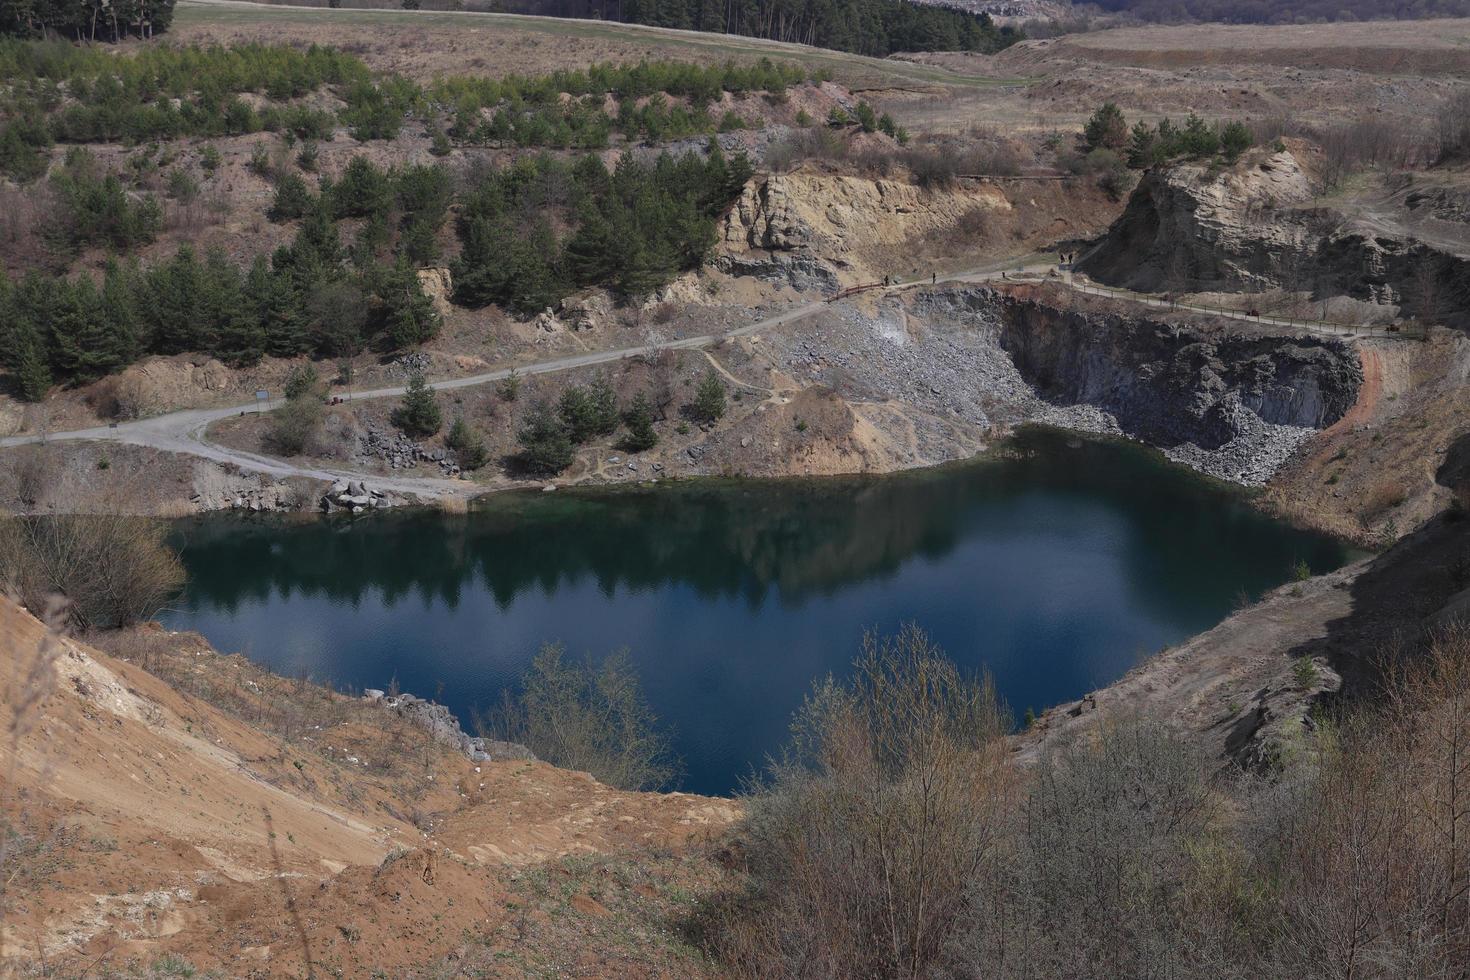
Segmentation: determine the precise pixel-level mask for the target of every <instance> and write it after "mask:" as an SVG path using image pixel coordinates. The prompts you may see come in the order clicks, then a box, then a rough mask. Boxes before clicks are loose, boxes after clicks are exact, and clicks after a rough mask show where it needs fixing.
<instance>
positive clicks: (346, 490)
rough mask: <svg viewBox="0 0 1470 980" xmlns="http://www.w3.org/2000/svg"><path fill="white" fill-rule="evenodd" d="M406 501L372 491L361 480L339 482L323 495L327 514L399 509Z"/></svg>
mask: <svg viewBox="0 0 1470 980" xmlns="http://www.w3.org/2000/svg"><path fill="white" fill-rule="evenodd" d="M404 503H406V501H405V500H404V499H403V498H402V497H400V496H398V495H397V494H395V493H391V492H389V491H386V490H370V489H369V488H368V487H366V486H364V485H363V483H362V481H361V480H338V481H337V482H336V483H334V484H332V485H331V487H330V488H328V490H327V492H326V493H324V494H322V510H324V511H326V512H327V513H331V512H332V511H340V510H345V511H349V512H351V513H353V514H361V513H362V512H363V511H365V510H372V509H381V508H384V507H399V506H402V505H403V504H404Z"/></svg>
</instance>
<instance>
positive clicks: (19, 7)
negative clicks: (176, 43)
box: [0, 0, 174, 41]
mask: <svg viewBox="0 0 1470 980" xmlns="http://www.w3.org/2000/svg"><path fill="white" fill-rule="evenodd" d="M173 18H174V0H0V34H11V35H17V36H20V37H41V36H42V35H44V34H47V33H50V34H59V35H61V36H62V37H66V38H70V39H72V40H76V41H120V40H122V39H123V38H125V37H140V38H148V37H154V36H155V35H158V34H162V33H163V32H164V31H166V30H168V28H169V25H170V24H171V23H172V22H173Z"/></svg>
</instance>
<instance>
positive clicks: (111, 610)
mask: <svg viewBox="0 0 1470 980" xmlns="http://www.w3.org/2000/svg"><path fill="white" fill-rule="evenodd" d="M167 534H168V526H167V525H166V524H165V523H164V522H162V521H158V520H152V519H148V518H140V517H124V516H120V515H112V514H109V515H95V516H94V515H67V516H58V517H11V518H5V519H3V520H0V584H5V583H8V585H9V587H11V588H13V589H14V590H15V591H16V594H17V595H18V596H19V597H20V599H21V601H22V602H23V603H24V604H25V605H26V606H27V607H28V608H29V609H31V610H32V611H33V612H36V613H37V614H38V615H39V614H41V613H42V611H43V610H45V609H46V606H47V603H48V600H49V598H50V597H51V596H53V595H57V594H59V595H62V596H65V597H66V600H67V615H68V617H69V618H70V619H71V621H72V622H73V623H74V624H76V625H77V626H80V627H84V628H86V627H95V628H108V627H113V626H123V625H127V624H129V623H134V622H138V621H140V620H145V619H148V618H150V617H151V616H153V615H154V614H155V613H157V612H158V610H159V609H161V608H163V604H164V603H165V602H167V601H168V600H169V598H171V597H172V596H173V595H174V593H176V592H177V591H178V590H179V588H180V587H181V586H182V585H183V584H184V571H183V566H182V565H181V564H180V563H179V559H178V556H177V555H176V554H174V552H173V551H172V549H170V548H169V547H168V545H167V544H166V538H167Z"/></svg>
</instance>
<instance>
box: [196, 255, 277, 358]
mask: <svg viewBox="0 0 1470 980" xmlns="http://www.w3.org/2000/svg"><path fill="white" fill-rule="evenodd" d="M204 270H205V280H206V283H207V287H208V288H207V291H206V293H205V295H204V296H202V297H200V304H199V306H200V311H199V312H200V316H201V317H202V318H205V319H207V320H208V321H209V322H210V323H211V329H210V331H209V332H210V334H211V335H212V338H213V340H212V342H211V344H210V350H211V351H212V352H213V353H214V355H215V356H216V357H218V358H219V359H220V360H222V361H224V362H225V363H226V364H229V365H232V366H234V367H248V366H249V365H252V364H255V363H257V362H258V361H259V360H260V358H261V355H262V354H264V353H265V330H264V327H263V325H262V323H261V321H260V319H259V317H257V316H256V315H255V311H254V310H252V309H251V308H250V304H249V303H248V302H246V299H245V291H244V283H243V282H242V281H241V279H240V270H239V269H238V268H236V267H235V265H234V264H233V263H231V262H230V261H229V259H228V258H227V257H226V256H225V254H224V252H223V251H222V250H219V249H211V250H210V252H209V255H208V256H207V257H206V259H205V263H204Z"/></svg>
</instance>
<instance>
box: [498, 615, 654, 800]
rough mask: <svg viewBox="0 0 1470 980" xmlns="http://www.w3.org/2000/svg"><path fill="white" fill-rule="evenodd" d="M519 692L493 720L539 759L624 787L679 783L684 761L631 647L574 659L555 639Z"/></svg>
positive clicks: (501, 735)
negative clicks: (647, 693)
mask: <svg viewBox="0 0 1470 980" xmlns="http://www.w3.org/2000/svg"><path fill="white" fill-rule="evenodd" d="M520 686H521V690H520V694H519V696H518V697H513V696H512V695H511V694H510V692H508V691H507V692H505V694H504V695H503V697H502V702H501V708H500V710H499V711H498V712H497V713H496V717H495V718H494V720H493V729H492V730H493V733H494V735H495V737H497V738H501V739H504V740H506V741H510V742H518V743H520V744H521V745H524V746H526V747H527V748H529V749H530V750H531V751H532V752H534V753H536V755H537V757H539V758H541V759H544V760H546V761H547V762H550V763H551V764H553V765H556V766H560V767H562V768H563V769H573V770H577V771H579V772H587V773H591V774H592V776H593V777H594V778H596V779H597V780H598V781H599V782H601V783H604V784H605V785H608V786H614V787H617V788H618V789H626V790H655V789H664V788H666V787H668V786H670V785H672V784H673V782H674V780H675V779H676V778H677V776H678V772H679V763H678V760H677V759H676V758H675V757H674V755H673V752H672V749H671V747H670V742H669V738H668V735H666V734H665V733H663V732H661V731H660V730H659V728H658V719H657V718H656V717H655V716H654V714H653V712H652V710H651V709H650V708H649V707H648V702H647V700H646V699H645V698H644V696H643V691H642V688H641V686H640V685H639V683H638V675H637V673H636V672H635V671H634V670H633V667H632V664H631V663H630V662H629V660H628V655H627V653H626V652H618V653H614V654H612V655H611V656H609V657H607V658H606V659H605V660H603V661H602V662H601V663H600V664H599V663H593V662H592V661H591V660H590V659H589V660H584V661H582V662H581V663H573V662H571V661H569V660H568V659H567V656H566V652H565V650H563V648H562V647H560V646H555V645H551V644H547V645H546V646H543V647H542V648H541V650H540V652H538V653H537V654H536V657H535V659H533V660H532V661H531V667H530V669H529V670H527V671H526V673H525V675H524V676H523V677H522V678H521V685H520Z"/></svg>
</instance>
